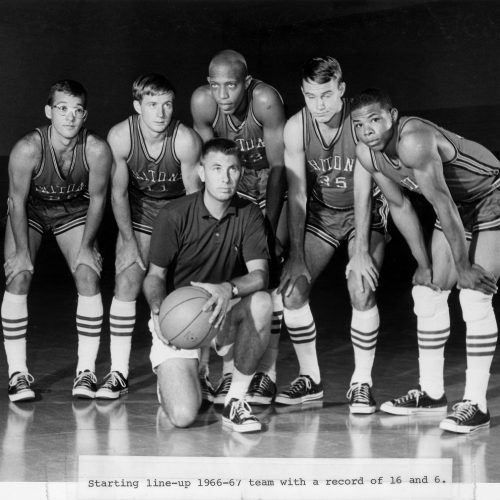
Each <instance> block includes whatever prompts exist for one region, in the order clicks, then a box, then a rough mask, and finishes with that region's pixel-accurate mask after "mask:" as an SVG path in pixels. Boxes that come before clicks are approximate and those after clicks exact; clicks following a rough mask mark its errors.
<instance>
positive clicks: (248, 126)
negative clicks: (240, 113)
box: [212, 79, 269, 170]
mask: <svg viewBox="0 0 500 500" xmlns="http://www.w3.org/2000/svg"><path fill="white" fill-rule="evenodd" d="M260 83H262V82H261V81H260V80H255V79H252V81H251V82H250V85H249V86H248V89H247V90H246V92H247V103H248V107H247V112H246V116H245V118H244V120H243V121H242V122H241V123H240V124H239V125H236V124H235V122H234V120H233V118H232V117H231V115H225V114H224V113H221V112H220V110H219V108H218V107H217V113H216V115H215V119H214V121H213V123H212V128H213V131H214V135H215V137H224V138H226V139H232V140H233V141H235V142H236V143H237V144H238V146H239V147H240V150H241V152H242V165H243V166H244V167H245V169H250V170H261V169H263V168H269V163H268V162H267V157H266V145H265V144H264V132H263V128H262V124H261V123H260V122H259V120H257V118H256V117H255V115H254V113H253V106H252V102H253V91H254V89H255V87H257V85H259V84H260Z"/></svg>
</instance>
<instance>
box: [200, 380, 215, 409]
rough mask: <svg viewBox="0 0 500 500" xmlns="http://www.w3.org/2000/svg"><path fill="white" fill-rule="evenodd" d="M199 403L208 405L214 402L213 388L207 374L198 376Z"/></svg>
mask: <svg viewBox="0 0 500 500" xmlns="http://www.w3.org/2000/svg"><path fill="white" fill-rule="evenodd" d="M200 387H201V404H202V405H205V406H206V405H209V404H211V403H213V402H214V393H215V391H214V388H213V386H212V383H211V382H210V379H209V378H208V376H207V375H205V376H202V377H200Z"/></svg>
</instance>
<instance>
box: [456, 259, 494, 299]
mask: <svg viewBox="0 0 500 500" xmlns="http://www.w3.org/2000/svg"><path fill="white" fill-rule="evenodd" d="M496 282H497V279H496V277H495V276H494V275H493V274H492V273H490V272H489V271H487V270H486V269H484V267H481V266H480V265H479V264H472V265H471V266H469V267H467V268H466V269H464V270H462V271H461V272H460V273H459V274H458V281H457V288H458V289H459V290H460V289H462V288H470V289H472V290H477V291H479V292H483V293H485V294H488V295H490V294H494V293H497V290H498V288H497V283H496Z"/></svg>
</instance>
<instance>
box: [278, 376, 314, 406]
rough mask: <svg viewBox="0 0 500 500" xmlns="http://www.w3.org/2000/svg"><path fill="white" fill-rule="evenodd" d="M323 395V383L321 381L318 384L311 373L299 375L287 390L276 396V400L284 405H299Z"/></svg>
mask: <svg viewBox="0 0 500 500" xmlns="http://www.w3.org/2000/svg"><path fill="white" fill-rule="evenodd" d="M322 397H323V384H322V383H321V382H319V384H316V383H315V382H314V381H313V379H312V378H311V377H310V376H309V375H299V376H298V377H297V378H296V379H295V380H293V381H292V383H291V384H290V387H289V388H288V389H287V390H286V391H283V392H280V393H279V394H278V395H277V396H276V399H275V402H276V403H279V404H282V405H299V404H301V403H307V402H308V401H314V400H315V399H321V398H322Z"/></svg>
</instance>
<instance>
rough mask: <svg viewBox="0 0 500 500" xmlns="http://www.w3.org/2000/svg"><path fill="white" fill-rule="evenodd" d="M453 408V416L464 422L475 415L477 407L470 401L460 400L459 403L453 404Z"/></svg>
mask: <svg viewBox="0 0 500 500" xmlns="http://www.w3.org/2000/svg"><path fill="white" fill-rule="evenodd" d="M452 410H453V417H454V418H456V419H457V420H458V421H460V422H463V421H465V420H468V419H469V418H471V417H472V416H473V415H474V412H475V411H476V408H475V405H473V404H472V403H471V402H470V401H460V402H459V403H456V404H454V405H453V407H452Z"/></svg>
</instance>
